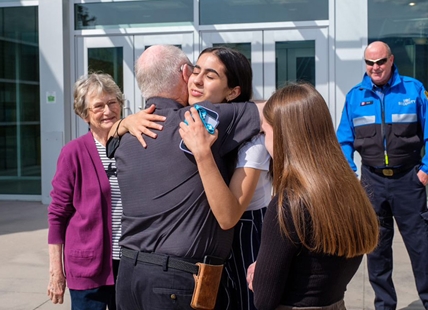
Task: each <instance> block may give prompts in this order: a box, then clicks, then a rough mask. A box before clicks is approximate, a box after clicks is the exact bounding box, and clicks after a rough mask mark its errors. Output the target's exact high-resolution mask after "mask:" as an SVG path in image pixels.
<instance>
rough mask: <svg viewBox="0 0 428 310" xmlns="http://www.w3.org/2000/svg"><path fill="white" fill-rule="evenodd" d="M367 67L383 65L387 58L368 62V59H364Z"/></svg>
mask: <svg viewBox="0 0 428 310" xmlns="http://www.w3.org/2000/svg"><path fill="white" fill-rule="evenodd" d="M364 61H365V62H366V65H367V66H374V65H375V64H376V65H378V66H382V65H384V64H385V63H386V62H387V61H388V57H385V58H381V59H376V60H370V59H364Z"/></svg>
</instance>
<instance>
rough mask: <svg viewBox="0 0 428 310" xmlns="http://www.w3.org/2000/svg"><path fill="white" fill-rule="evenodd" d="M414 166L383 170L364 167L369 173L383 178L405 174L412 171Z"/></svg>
mask: <svg viewBox="0 0 428 310" xmlns="http://www.w3.org/2000/svg"><path fill="white" fill-rule="evenodd" d="M414 166H416V165H413V164H412V165H403V166H400V167H395V168H392V167H385V168H375V167H370V166H366V167H367V168H368V169H369V170H370V172H373V173H376V174H378V175H381V176H384V177H392V176H394V175H396V174H399V173H402V172H407V171H409V170H410V169H412V168H413V167H414Z"/></svg>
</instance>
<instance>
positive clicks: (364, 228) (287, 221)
mask: <svg viewBox="0 0 428 310" xmlns="http://www.w3.org/2000/svg"><path fill="white" fill-rule="evenodd" d="M263 116H264V121H263V124H262V128H263V131H264V133H265V135H266V140H265V141H266V142H265V143H266V148H267V149H268V151H269V153H270V154H271V156H272V158H273V187H274V194H275V196H274V199H273V200H272V201H271V203H270V205H269V207H268V210H267V212H266V216H265V220H264V221H265V222H264V225H263V230H262V242H261V247H260V251H259V255H258V258H257V265H256V266H255V271H254V280H252V276H253V274H252V273H251V272H250V270H249V275H248V281H249V284H250V287H252V288H253V290H254V301H255V305H256V307H257V309H260V310H263V309H291V307H297V308H303V309H305V308H307V307H323V308H322V309H345V305H344V301H343V298H344V293H345V290H346V286H347V284H348V283H349V281H350V280H351V279H352V277H353V275H354V274H355V272H356V271H357V269H358V267H359V265H360V263H361V260H362V256H363V254H366V253H369V252H371V251H372V250H373V249H374V248H375V247H376V245H377V240H378V233H379V232H378V222H377V218H376V214H375V213H374V211H373V208H372V206H371V204H370V201H369V199H368V197H367V196H366V193H365V191H364V189H363V188H362V186H361V185H360V183H359V181H358V179H357V178H356V176H355V174H354V173H353V171H352V170H351V168H350V167H349V164H348V163H347V161H346V159H345V157H344V155H343V154H342V150H341V148H340V146H339V143H338V142H337V138H336V135H335V131H334V127H333V123H332V120H331V116H330V112H329V110H328V107H327V104H326V103H325V101H324V99H323V98H322V96H321V95H320V94H319V93H318V92H317V91H316V90H315V88H314V87H313V86H311V85H310V84H306V83H298V84H290V85H288V86H285V87H284V88H282V89H279V90H278V91H277V92H276V93H275V94H274V95H273V96H272V97H271V98H270V99H269V100H268V101H267V103H266V105H265V107H264V110H263ZM252 267H254V266H252ZM252 267H250V268H251V269H252ZM324 307H325V308H324ZM293 309H294V308H293Z"/></svg>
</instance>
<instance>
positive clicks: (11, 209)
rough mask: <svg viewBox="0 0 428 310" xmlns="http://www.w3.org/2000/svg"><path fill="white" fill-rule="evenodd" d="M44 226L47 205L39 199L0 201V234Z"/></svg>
mask: <svg viewBox="0 0 428 310" xmlns="http://www.w3.org/2000/svg"><path fill="white" fill-rule="evenodd" d="M46 228H48V220H47V205H44V204H42V203H41V202H39V201H0V235H5V234H12V233H17V232H25V231H34V230H39V229H46Z"/></svg>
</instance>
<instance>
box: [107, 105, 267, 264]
mask: <svg viewBox="0 0 428 310" xmlns="http://www.w3.org/2000/svg"><path fill="white" fill-rule="evenodd" d="M153 103H154V104H155V105H156V111H155V113H156V114H160V115H164V116H166V121H165V123H164V124H163V125H164V128H163V130H162V131H159V132H157V133H158V137H157V138H156V139H155V140H153V139H150V138H147V137H145V140H146V142H147V148H143V147H142V146H141V144H140V142H139V141H138V140H137V139H136V138H135V137H133V136H132V135H130V134H126V135H124V136H123V137H122V139H121V142H120V146H119V147H118V149H117V150H116V153H115V159H116V166H117V173H118V175H117V176H118V180H119V186H120V190H121V193H122V204H123V219H122V237H121V241H120V245H122V246H125V247H127V248H130V249H134V250H138V251H144V252H156V253H161V254H168V255H172V256H177V257H186V258H196V259H202V258H203V257H204V256H205V255H213V256H217V257H221V258H223V259H225V258H227V257H228V255H229V252H230V248H231V244H232V238H233V229H229V230H222V229H221V228H220V226H219V224H218V223H217V220H216V219H215V217H214V215H213V213H212V212H211V210H210V207H209V205H208V201H207V198H206V195H205V192H204V188H203V186H202V181H201V179H200V176H199V173H198V169H197V165H196V162H195V160H194V157H193V155H191V154H188V153H186V152H183V151H182V150H181V149H180V148H179V144H180V141H181V137H180V134H179V132H178V128H179V123H180V122H181V121H183V120H184V113H185V112H186V111H188V110H189V109H190V107H184V108H183V106H182V105H180V104H179V103H177V102H175V101H173V100H170V99H164V98H151V99H150V100H148V101H147V105H151V104H153ZM199 105H201V106H205V107H207V108H209V109H210V110H214V111H216V112H217V113H218V114H219V125H218V127H217V128H218V130H219V136H218V139H217V141H216V142H215V143H214V144H213V146H212V151H213V155H214V158H215V161H216V163H217V166H218V167H219V170H220V172H221V173H222V176H223V178H225V179H226V180H227V181H228V180H229V177H230V175H231V171H230V169H228V167H230V166H231V165H230V162H229V163H228V162H227V160H226V158H227V155H228V154H229V153H230V152H234V151H236V149H237V148H238V147H239V146H240V144H241V143H242V142H245V141H247V140H248V139H250V138H251V137H252V136H253V135H255V134H256V133H258V132H259V131H260V116H259V113H258V110H257V107H256V105H255V104H253V103H236V104H216V105H214V104H211V103H209V102H203V103H200V104H199ZM229 158H230V156H229Z"/></svg>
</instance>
